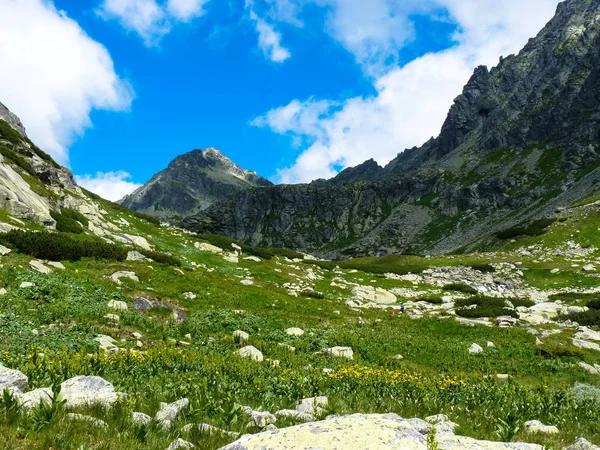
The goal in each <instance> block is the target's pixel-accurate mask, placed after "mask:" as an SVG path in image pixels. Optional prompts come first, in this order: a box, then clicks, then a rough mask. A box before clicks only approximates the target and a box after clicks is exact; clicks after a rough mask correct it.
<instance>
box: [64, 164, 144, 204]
mask: <svg viewBox="0 0 600 450" xmlns="http://www.w3.org/2000/svg"><path fill="white" fill-rule="evenodd" d="M130 178H131V175H130V174H128V173H127V172H123V171H118V172H98V173H96V175H75V181H77V184H79V185H80V186H83V187H84V188H85V189H87V190H88V191H92V192H93V193H94V194H98V195H99V196H100V197H102V198H105V199H107V200H111V201H113V202H116V201H117V200H121V199H122V198H123V197H125V196H126V195H128V194H131V193H132V192H133V191H135V190H136V189H137V188H139V187H141V186H142V185H141V184H138V183H133V182H131V181H127V180H129V179H130Z"/></svg>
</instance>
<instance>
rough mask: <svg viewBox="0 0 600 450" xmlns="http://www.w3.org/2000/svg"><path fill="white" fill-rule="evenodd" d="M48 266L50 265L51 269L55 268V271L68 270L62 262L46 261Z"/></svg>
mask: <svg viewBox="0 0 600 450" xmlns="http://www.w3.org/2000/svg"><path fill="white" fill-rule="evenodd" d="M46 265H48V266H50V267H54V268H55V269H58V270H67V268H66V267H65V266H64V264H63V263H61V262H58V261H46Z"/></svg>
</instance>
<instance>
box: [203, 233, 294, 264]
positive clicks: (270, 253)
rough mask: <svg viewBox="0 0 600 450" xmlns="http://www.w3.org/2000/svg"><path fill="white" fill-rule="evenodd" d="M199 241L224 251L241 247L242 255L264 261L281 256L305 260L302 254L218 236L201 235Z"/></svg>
mask: <svg viewBox="0 0 600 450" xmlns="http://www.w3.org/2000/svg"><path fill="white" fill-rule="evenodd" d="M197 237H198V239H200V240H203V241H205V242H208V243H209V244H212V245H214V246H216V247H219V248H222V249H224V250H233V247H232V244H235V245H237V246H239V247H240V248H241V249H242V253H244V254H246V255H251V256H257V257H259V258H262V259H273V257H275V256H281V257H283V258H290V259H296V258H298V259H303V258H304V255H303V254H302V253H300V252H295V251H293V250H288V249H286V248H264V247H252V246H250V245H247V244H244V243H243V242H240V241H238V240H236V239H232V238H229V237H225V236H220V235H218V234H201V235H198V236H197Z"/></svg>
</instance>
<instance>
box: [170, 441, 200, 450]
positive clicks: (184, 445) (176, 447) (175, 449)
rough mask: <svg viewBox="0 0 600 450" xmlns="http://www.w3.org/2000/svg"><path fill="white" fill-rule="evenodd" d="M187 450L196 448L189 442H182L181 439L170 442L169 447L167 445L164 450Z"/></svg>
mask: <svg viewBox="0 0 600 450" xmlns="http://www.w3.org/2000/svg"><path fill="white" fill-rule="evenodd" d="M188 448H196V446H195V445H194V444H192V443H191V442H188V441H184V440H183V439H181V438H178V439H175V440H174V441H173V442H171V445H169V446H168V447H167V449H166V450H181V449H188Z"/></svg>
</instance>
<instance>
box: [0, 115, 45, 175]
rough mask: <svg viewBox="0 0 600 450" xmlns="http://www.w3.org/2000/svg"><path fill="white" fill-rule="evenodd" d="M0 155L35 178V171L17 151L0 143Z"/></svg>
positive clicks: (0, 121)
mask: <svg viewBox="0 0 600 450" xmlns="http://www.w3.org/2000/svg"><path fill="white" fill-rule="evenodd" d="M0 123H2V120H0ZM0 155H2V156H3V157H4V158H5V159H6V160H7V161H8V162H12V163H13V164H15V165H17V166H18V167H20V168H21V169H23V170H24V171H25V172H27V173H28V174H29V175H31V176H33V177H36V178H37V174H36V173H35V170H34V169H33V166H32V165H31V164H29V162H28V161H27V160H26V159H25V158H24V157H23V156H21V155H19V154H18V153H17V152H14V151H12V150H11V149H9V148H7V147H4V146H3V145H0Z"/></svg>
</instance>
